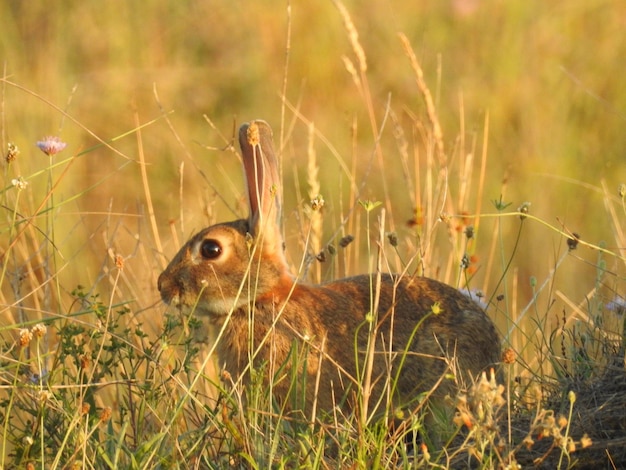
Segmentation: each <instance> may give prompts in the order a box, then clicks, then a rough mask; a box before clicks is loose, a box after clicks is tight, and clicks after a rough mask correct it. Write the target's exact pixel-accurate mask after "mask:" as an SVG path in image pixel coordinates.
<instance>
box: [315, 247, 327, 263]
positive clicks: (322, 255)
mask: <svg viewBox="0 0 626 470" xmlns="http://www.w3.org/2000/svg"><path fill="white" fill-rule="evenodd" d="M315 259H316V260H318V261H319V262H320V263H323V262H325V261H326V253H325V252H324V250H322V251H320V252H319V253H318V254H316V255H315Z"/></svg>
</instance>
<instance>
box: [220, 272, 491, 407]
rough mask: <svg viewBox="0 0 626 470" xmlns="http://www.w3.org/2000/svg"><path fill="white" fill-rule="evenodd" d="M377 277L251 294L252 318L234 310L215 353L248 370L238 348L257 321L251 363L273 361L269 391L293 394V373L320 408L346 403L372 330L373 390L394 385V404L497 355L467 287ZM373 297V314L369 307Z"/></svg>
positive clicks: (469, 373) (449, 383)
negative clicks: (254, 296)
mask: <svg viewBox="0 0 626 470" xmlns="http://www.w3.org/2000/svg"><path fill="white" fill-rule="evenodd" d="M380 280H381V283H380V286H379V287H377V284H376V276H375V275H372V276H369V275H361V276H355V277H352V278H348V279H342V280H341V281H336V282H331V283H328V284H324V285H321V286H311V285H307V284H297V285H295V286H293V288H292V289H290V291H289V293H288V295H287V296H286V297H285V298H281V296H276V297H274V298H273V300H272V301H271V302H268V301H259V300H257V302H256V303H255V306H254V309H253V313H254V318H253V319H252V320H251V319H250V314H249V311H248V310H247V309H240V311H238V312H234V313H233V318H231V322H230V324H229V325H227V328H228V329H229V330H230V331H228V332H227V334H226V335H224V337H223V338H222V339H221V344H220V345H219V355H220V359H222V360H224V365H225V367H226V368H228V367H229V365H230V367H231V368H232V369H233V370H231V372H236V373H240V372H242V371H243V370H245V369H246V367H247V365H248V362H249V355H248V354H243V352H244V351H247V346H248V345H249V344H250V343H249V342H247V341H248V340H247V339H245V338H248V337H249V334H248V331H249V330H248V328H249V325H253V336H254V340H253V343H254V345H255V349H257V350H258V354H257V355H256V358H255V361H254V362H255V364H256V365H261V364H264V367H266V368H267V367H269V368H270V370H268V371H266V373H267V376H268V377H272V380H274V382H275V383H274V384H273V388H274V390H275V395H276V396H277V397H278V398H279V399H281V400H285V399H287V400H289V399H290V398H289V396H290V395H292V394H293V393H294V388H293V383H294V381H293V378H294V377H296V378H298V381H297V382H298V383H301V384H302V383H306V386H305V389H304V390H299V391H297V392H296V394H297V395H299V396H304V397H305V401H306V403H307V405H308V406H307V408H308V407H309V406H311V405H312V403H313V402H314V401H315V402H316V403H317V405H318V407H320V408H322V409H330V408H332V406H334V405H335V404H337V403H339V402H341V401H342V400H346V399H347V400H348V404H350V401H351V400H352V398H353V397H354V393H352V392H354V391H355V390H356V384H357V383H362V379H363V374H364V370H365V363H366V360H365V359H366V352H367V350H368V342H371V340H372V337H374V338H375V349H374V351H375V352H374V362H373V369H372V377H371V383H373V384H374V395H375V396H377V397H378V396H380V395H381V394H383V393H391V394H392V397H393V401H394V406H398V405H405V404H408V403H409V402H410V401H412V400H414V399H415V398H417V396H418V395H419V394H420V393H421V392H427V391H429V390H431V389H432V388H433V387H435V386H437V388H436V390H435V395H436V396H442V395H445V394H446V393H452V392H453V390H454V388H455V386H456V383H455V381H454V380H452V379H450V378H447V377H448V376H450V375H452V374H453V373H457V372H458V373H459V374H460V376H459V377H458V379H459V380H460V381H461V382H465V383H467V380H469V379H470V378H472V377H475V376H476V375H477V374H479V373H480V372H481V371H483V370H487V369H489V368H490V367H494V366H495V365H496V363H497V362H498V361H499V359H500V340H499V336H498V333H497V331H496V329H495V327H494V325H493V323H492V322H491V321H490V320H489V318H488V317H487V316H486V314H485V313H484V312H483V310H482V309H481V308H480V307H479V306H478V305H477V304H476V303H475V302H473V301H472V300H470V299H469V298H468V297H467V296H465V295H463V294H461V293H460V292H459V291H457V290H456V289H454V288H452V287H450V286H447V285H445V284H442V283H440V282H437V281H434V280H432V279H428V278H422V277H414V278H409V277H404V278H401V279H398V278H396V277H394V276H391V275H382V276H381V279H380ZM266 300H268V299H266ZM374 305H377V306H378V310H377V311H378V314H377V315H376V316H372V315H371V313H370V312H372V309H373V307H374ZM374 320H376V323H374ZM371 328H375V330H376V331H375V334H374V335H372V334H371V333H370V332H371ZM294 354H296V355H297V356H294ZM294 365H296V367H297V369H294V367H293V366H294Z"/></svg>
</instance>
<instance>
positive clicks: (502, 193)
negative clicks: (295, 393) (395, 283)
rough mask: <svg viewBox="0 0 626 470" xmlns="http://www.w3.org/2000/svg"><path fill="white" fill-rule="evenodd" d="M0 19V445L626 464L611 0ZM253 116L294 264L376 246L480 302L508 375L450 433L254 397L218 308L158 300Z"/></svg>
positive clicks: (617, 15) (219, 194)
mask: <svg viewBox="0 0 626 470" xmlns="http://www.w3.org/2000/svg"><path fill="white" fill-rule="evenodd" d="M0 18H2V28H3V31H2V35H0V59H1V61H2V70H1V72H0V149H1V150H2V152H1V153H2V157H3V158H2V162H1V163H0V164H1V166H2V183H1V184H0V198H1V203H0V211H1V212H2V215H3V217H2V219H1V222H0V234H1V235H0V405H1V406H0V468H51V469H52V468H225V467H226V468H228V467H232V468H270V467H271V468H364V467H370V468H418V467H419V468H429V467H433V468H464V467H466V466H468V465H472V466H474V467H476V468H518V467H516V466H517V465H524V466H528V465H533V464H534V465H536V466H538V467H541V466H544V467H545V468H557V467H558V468H572V467H574V468H575V467H576V466H581V468H582V467H583V466H585V465H590V464H595V465H603V466H604V467H605V468H621V467H623V465H626V452H625V451H624V450H623V449H624V443H625V442H626V411H625V410H626V396H625V395H626V394H625V393H624V390H626V374H625V371H624V357H625V349H624V348H625V344H624V327H625V323H624V322H625V316H624V315H625V313H626V233H625V230H626V163H625V158H626V157H625V156H626V139H624V138H623V129H624V124H625V121H626V111H625V110H626V88H624V86H623V70H622V68H623V65H622V64H623V62H624V61H623V58H624V57H625V56H626V43H625V42H624V41H623V37H622V36H623V34H622V31H623V29H624V22H625V21H626V8H625V7H624V5H622V4H621V3H620V2H619V1H616V0H555V1H551V2H545V1H539V0H533V1H522V0H511V1H507V2H502V1H498V0H449V1H441V0H425V1H420V2H390V1H384V0H367V1H364V2H356V1H348V0H346V1H345V2H343V3H341V2H334V1H330V0H329V1H321V2H304V1H299V0H296V1H293V2H276V3H274V4H272V6H271V7H270V6H268V5H266V4H263V3H262V2H251V1H248V0H244V1H241V2H220V1H214V0H209V1H192V2H175V1H166V2H163V1H158V0H145V1H143V2H137V1H130V2H127V1H121V0H113V1H108V2H97V1H94V0H85V1H82V2H66V3H65V4H63V5H59V6H57V7H55V8H51V7H50V6H49V5H46V4H45V2H18V1H7V2H1V3H0ZM255 118H262V119H265V120H267V121H268V122H270V123H271V124H272V127H273V128H274V140H275V146H276V149H277V150H278V153H279V156H280V159H281V162H282V176H283V181H284V201H285V207H284V210H285V218H284V224H285V230H284V231H285V237H286V242H287V250H288V251H287V254H288V259H289V262H290V263H291V264H292V266H294V267H295V270H299V272H300V273H301V275H302V277H304V278H306V279H308V280H310V281H313V282H321V281H325V280H330V279H335V278H338V277H342V276H346V275H351V274H357V273H363V272H367V271H368V270H370V269H372V267H373V266H375V265H376V262H375V260H376V259H377V257H379V256H380V257H381V259H383V260H384V263H383V264H384V266H385V268H384V270H388V271H394V272H397V271H402V270H405V269H406V270H408V272H412V273H413V272H416V273H419V274H424V275H427V276H429V277H433V278H436V279H439V280H441V281H444V282H446V283H448V284H451V285H453V286H455V287H458V288H459V289H462V290H464V291H466V292H468V294H471V295H472V296H474V297H475V298H476V300H477V301H479V302H481V303H482V304H484V306H485V307H486V309H487V313H488V314H489V316H490V317H491V318H492V319H493V320H494V322H495V323H496V324H497V326H498V329H499V330H500V332H501V334H502V337H503V342H502V346H503V349H504V350H505V356H506V357H505V358H504V360H503V365H502V376H503V379H502V380H496V378H495V377H491V376H489V375H486V376H485V377H483V378H481V379H480V380H479V381H477V383H476V384H473V385H472V386H471V387H470V388H469V390H468V391H467V393H464V394H461V395H459V396H458V397H450V399H451V404H452V405H453V407H454V409H455V410H456V413H455V414H454V415H453V416H447V417H446V416H444V417H441V418H442V419H441V420H440V421H442V423H440V424H441V425H442V426H444V427H446V428H447V429H446V431H447V432H446V436H449V437H448V438H447V439H446V441H445V442H443V443H434V442H429V441H428V440H427V439H425V438H424V433H420V432H419V430H420V429H422V428H423V426H424V416H425V415H424V414H423V413H422V411H423V410H421V409H418V410H417V411H416V413H414V414H413V415H411V416H404V417H403V418H404V421H403V424H402V425H400V426H399V427H398V426H396V427H394V426H391V425H390V424H388V423H385V422H380V421H376V420H373V419H372V420H369V421H365V422H364V421H363V420H359V419H356V418H355V417H351V416H343V415H341V414H340V413H339V412H337V413H335V414H334V415H331V416H328V417H326V418H327V419H325V420H324V421H323V422H320V423H315V424H314V425H313V424H311V423H309V422H307V421H306V420H305V421H302V422H300V421H296V420H292V419H289V417H288V416H286V415H284V414H282V413H281V410H280V409H277V408H276V407H275V406H274V405H275V404H274V403H272V397H271V394H270V393H268V391H267V390H265V389H264V388H263V387H262V386H261V385H262V383H261V381H260V380H259V382H258V383H253V384H252V386H251V389H250V390H247V392H246V393H247V401H248V406H243V403H244V398H243V395H242V393H243V391H242V389H241V387H240V386H238V384H237V383H236V378H233V377H230V376H229V375H228V374H227V373H223V374H220V373H219V370H218V367H216V364H215V363H214V356H213V355H212V354H211V352H212V351H213V350H214V345H212V344H208V343H207V341H206V336H207V335H206V328H207V326H206V325H205V324H203V323H202V321H200V320H199V319H197V318H195V317H193V316H182V315H180V314H179V313H178V312H176V311H175V310H173V309H167V308H166V307H165V306H164V305H162V303H161V301H160V298H159V294H158V291H157V289H156V279H157V277H158V275H159V273H160V272H161V271H162V269H163V268H164V267H165V265H166V264H167V261H168V260H169V259H170V258H171V257H172V256H173V255H174V254H175V253H176V251H177V250H178V248H179V247H180V246H181V245H182V244H183V243H184V242H185V241H186V239H187V238H188V237H189V236H190V235H191V234H193V233H195V232H197V231H198V230H199V229H201V228H203V227H205V226H207V225H209V224H212V223H215V222H218V221H224V220H232V219H234V218H236V217H237V218H239V217H241V216H244V215H245V213H246V201H245V195H244V192H243V187H244V186H243V179H242V176H241V168H240V161H239V158H238V154H237V152H238V148H236V146H235V136H236V130H237V128H238V126H239V124H241V123H242V122H243V121H248V120H250V119H255ZM46 136H54V137H58V138H59V139H60V142H63V143H65V144H67V145H66V146H65V147H64V148H61V147H62V146H60V145H59V144H58V141H55V140H50V139H46ZM37 142H39V143H40V144H39V148H38V145H37ZM321 198H323V201H324V204H323V208H322V209H321V210H318V209H319V205H320V201H321V200H322V199H321ZM348 241H350V242H349V243H348ZM258 372H259V375H260V374H262V371H258ZM294 380H297V377H295V378H294ZM500 382H502V383H500ZM468 403H469V405H468ZM470 405H471V406H470ZM477 410H480V411H477Z"/></svg>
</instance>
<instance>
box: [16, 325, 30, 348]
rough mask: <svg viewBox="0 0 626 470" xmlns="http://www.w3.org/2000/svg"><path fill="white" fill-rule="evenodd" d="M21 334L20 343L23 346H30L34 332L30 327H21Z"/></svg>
mask: <svg viewBox="0 0 626 470" xmlns="http://www.w3.org/2000/svg"><path fill="white" fill-rule="evenodd" d="M19 336H20V339H19V343H20V346H22V347H26V346H28V345H29V344H30V342H31V340H32V339H33V334H32V333H31V331H30V330H29V329H28V328H21V329H20V331H19Z"/></svg>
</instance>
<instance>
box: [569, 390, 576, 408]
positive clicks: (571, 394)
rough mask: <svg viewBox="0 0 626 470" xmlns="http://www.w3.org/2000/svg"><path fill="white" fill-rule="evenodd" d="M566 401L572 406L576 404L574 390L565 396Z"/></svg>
mask: <svg viewBox="0 0 626 470" xmlns="http://www.w3.org/2000/svg"><path fill="white" fill-rule="evenodd" d="M567 399H568V400H569V402H570V403H571V404H572V405H573V404H574V403H575V402H576V392H575V391H574V390H570V391H569V392H568V394H567Z"/></svg>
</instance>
